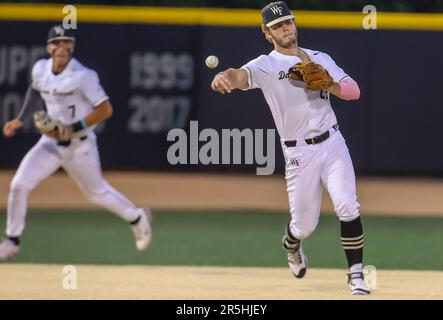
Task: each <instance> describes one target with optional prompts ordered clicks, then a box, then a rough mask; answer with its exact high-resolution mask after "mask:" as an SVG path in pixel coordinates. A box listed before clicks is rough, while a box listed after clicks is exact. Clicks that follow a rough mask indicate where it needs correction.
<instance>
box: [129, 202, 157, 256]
mask: <svg viewBox="0 0 443 320" xmlns="http://www.w3.org/2000/svg"><path fill="white" fill-rule="evenodd" d="M143 211H144V213H143V214H142V215H141V216H140V220H139V221H138V222H137V223H136V224H134V225H131V228H132V232H133V234H134V238H135V245H136V247H137V249H138V250H139V251H143V250H146V249H147V248H148V247H149V245H150V244H151V241H152V229H151V220H152V214H151V210H149V209H147V208H145V209H143Z"/></svg>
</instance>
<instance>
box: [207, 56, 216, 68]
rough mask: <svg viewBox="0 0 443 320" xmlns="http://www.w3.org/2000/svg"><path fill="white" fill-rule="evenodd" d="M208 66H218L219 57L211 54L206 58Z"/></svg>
mask: <svg viewBox="0 0 443 320" xmlns="http://www.w3.org/2000/svg"><path fill="white" fill-rule="evenodd" d="M205 63H206V66H207V67H208V68H211V69H214V68H217V67H218V58H217V56H209V57H207V58H206V61H205Z"/></svg>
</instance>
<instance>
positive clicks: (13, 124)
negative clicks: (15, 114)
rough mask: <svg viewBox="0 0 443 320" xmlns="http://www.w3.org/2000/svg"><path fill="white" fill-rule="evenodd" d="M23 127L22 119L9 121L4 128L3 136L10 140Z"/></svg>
mask: <svg viewBox="0 0 443 320" xmlns="http://www.w3.org/2000/svg"><path fill="white" fill-rule="evenodd" d="M22 126H23V121H21V120H20V119H14V120H11V121H8V122H6V123H5V125H4V126H3V135H4V136H5V137H6V138H10V137H12V136H13V135H15V131H16V130H17V129H19V128H21V127H22Z"/></svg>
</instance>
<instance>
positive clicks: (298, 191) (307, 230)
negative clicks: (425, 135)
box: [282, 131, 360, 240]
mask: <svg viewBox="0 0 443 320" xmlns="http://www.w3.org/2000/svg"><path fill="white" fill-rule="evenodd" d="M282 148H283V152H284V155H285V160H286V183H287V191H288V197H289V207H290V212H291V221H290V230H291V233H292V235H293V236H294V237H296V238H297V239H300V240H302V239H305V238H306V237H308V236H309V235H310V234H311V233H312V232H313V231H314V230H315V228H316V227H317V224H318V220H319V217H320V207H321V200H322V194H323V187H325V188H326V190H327V191H328V192H329V195H330V196H331V199H332V203H333V205H334V209H335V212H336V214H337V216H338V218H339V219H340V220H341V221H345V222H348V221H351V220H354V219H356V218H357V217H358V216H359V206H360V205H359V203H358V202H357V195H356V185H355V173H354V167H353V165H352V160H351V157H350V155H349V150H348V147H347V146H346V143H345V139H344V138H343V136H342V134H341V133H340V131H336V132H335V131H334V132H333V133H332V135H331V136H330V137H329V138H328V139H327V140H325V141H323V142H321V143H319V144H314V145H307V144H305V145H300V146H295V147H287V146H286V145H285V144H284V143H282Z"/></svg>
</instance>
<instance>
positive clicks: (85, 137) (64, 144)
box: [57, 136, 88, 147]
mask: <svg viewBox="0 0 443 320" xmlns="http://www.w3.org/2000/svg"><path fill="white" fill-rule="evenodd" d="M86 139H88V136H82V137H80V138H79V140H80V141H85V140H86ZM71 142H72V139H71V140H66V141H58V142H57V145H59V146H62V147H69V146H70V145H71Z"/></svg>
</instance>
